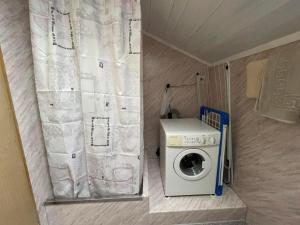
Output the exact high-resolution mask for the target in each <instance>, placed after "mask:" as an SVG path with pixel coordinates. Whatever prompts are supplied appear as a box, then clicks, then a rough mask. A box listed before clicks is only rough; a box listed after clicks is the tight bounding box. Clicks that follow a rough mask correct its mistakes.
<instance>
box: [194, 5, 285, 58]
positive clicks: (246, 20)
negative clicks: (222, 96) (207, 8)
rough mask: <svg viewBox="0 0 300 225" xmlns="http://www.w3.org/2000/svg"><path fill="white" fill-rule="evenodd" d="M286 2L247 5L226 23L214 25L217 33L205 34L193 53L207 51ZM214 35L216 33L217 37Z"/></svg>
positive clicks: (200, 53) (198, 53)
mask: <svg viewBox="0 0 300 225" xmlns="http://www.w3.org/2000/svg"><path fill="white" fill-rule="evenodd" d="M288 2H289V1H286V0H272V1H262V2H261V4H257V5H253V7H248V8H247V9H246V10H245V11H243V12H241V13H239V14H237V15H235V16H234V17H228V18H229V19H228V23H227V24H226V25H225V26H223V27H222V26H221V27H216V29H218V33H217V34H216V33H215V32H210V34H208V35H207V38H206V40H205V41H203V42H202V44H201V43H199V45H201V46H199V47H198V49H197V50H195V52H194V54H195V55H202V54H205V52H209V51H210V49H211V48H213V47H214V46H217V45H219V44H221V43H223V42H225V41H226V40H228V39H230V38H231V37H232V36H235V34H237V33H238V32H239V31H241V30H243V29H244V28H245V27H248V26H250V25H251V24H253V23H255V22H256V21H258V20H260V19H261V18H263V17H264V16H266V15H268V14H270V13H271V12H273V11H275V10H277V9H278V8H280V7H282V6H283V5H285V4H287V3H288ZM214 35H217V37H215V36H214ZM212 40H214V41H212Z"/></svg>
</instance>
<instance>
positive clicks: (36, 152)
mask: <svg viewBox="0 0 300 225" xmlns="http://www.w3.org/2000/svg"><path fill="white" fill-rule="evenodd" d="M0 45H1V49H2V52H3V58H4V63H5V67H6V72H7V76H8V81H9V86H10V91H11V95H12V100H13V104H14V109H15V112H16V117H17V122H18V126H19V131H20V135H21V141H22V144H23V149H24V154H25V158H26V163H27V167H28V172H29V176H30V181H31V185H32V189H33V193H34V198H35V202H36V205H37V209H38V211H39V216H40V221H41V225H45V224H47V220H46V213H45V209H44V206H43V202H44V201H45V199H47V198H48V197H50V196H51V195H52V190H51V185H50V181H49V175H48V166H47V161H46V155H45V148H44V141H43V136H42V131H41V123H40V117H39V112H38V108H37V100H36V94H35V88H34V75H33V64H32V55H31V42H30V30H29V15H28V1H26V0H1V2H0Z"/></svg>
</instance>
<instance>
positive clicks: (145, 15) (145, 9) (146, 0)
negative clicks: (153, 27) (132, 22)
mask: <svg viewBox="0 0 300 225" xmlns="http://www.w3.org/2000/svg"><path fill="white" fill-rule="evenodd" d="M141 11H142V25H143V29H147V27H148V26H149V17H150V11H151V0H142V1H141Z"/></svg>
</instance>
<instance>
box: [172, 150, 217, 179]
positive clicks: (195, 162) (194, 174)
mask: <svg viewBox="0 0 300 225" xmlns="http://www.w3.org/2000/svg"><path fill="white" fill-rule="evenodd" d="M210 169H211V159H210V157H209V155H208V154H207V153H206V152H205V151H203V150H201V149H187V150H184V151H183V152H181V153H179V154H178V155H177V157H176V158H175V161H174V170H175V172H176V173H177V175H178V176H180V177H181V178H183V179H185V180H200V179H202V178H204V177H205V176H206V175H207V174H208V173H209V171H210Z"/></svg>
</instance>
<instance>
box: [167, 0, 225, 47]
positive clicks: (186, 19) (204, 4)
mask: <svg viewBox="0 0 300 225" xmlns="http://www.w3.org/2000/svg"><path fill="white" fill-rule="evenodd" d="M220 1H221V0H201V1H199V0H189V1H188V4H187V6H186V8H185V10H184V12H183V14H182V16H181V17H180V20H179V22H178V23H177V25H176V26H175V27H174V28H173V29H172V30H170V32H169V33H168V36H169V37H171V38H170V39H169V40H168V41H169V42H170V43H171V44H175V45H176V46H178V47H181V45H182V43H183V42H184V40H185V38H186V36H187V35H188V34H190V33H191V32H193V30H195V28H197V27H199V26H201V24H202V23H204V22H205V21H206V19H207V17H208V16H209V15H210V14H211V12H212V11H213V10H214V9H215V8H216V7H217V6H218V4H219V2H220Z"/></svg>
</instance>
